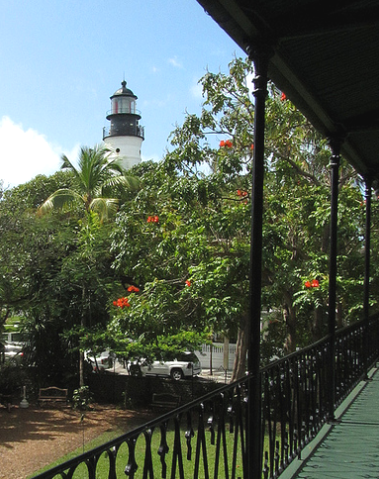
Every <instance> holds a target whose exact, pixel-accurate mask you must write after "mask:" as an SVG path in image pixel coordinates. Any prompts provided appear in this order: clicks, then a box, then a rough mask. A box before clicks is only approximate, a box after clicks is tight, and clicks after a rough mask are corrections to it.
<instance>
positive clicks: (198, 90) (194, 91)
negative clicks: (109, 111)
mask: <svg viewBox="0 0 379 479" xmlns="http://www.w3.org/2000/svg"><path fill="white" fill-rule="evenodd" d="M190 92H191V95H192V96H193V97H194V98H200V99H202V98H203V85H201V84H200V83H199V82H198V80H195V82H194V83H193V85H192V86H191V88H190Z"/></svg>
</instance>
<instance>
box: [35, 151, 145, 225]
mask: <svg viewBox="0 0 379 479" xmlns="http://www.w3.org/2000/svg"><path fill="white" fill-rule="evenodd" d="M110 153H111V152H110V150H109V149H108V148H106V147H103V146H95V147H94V148H87V147H83V148H81V150H80V155H79V160H78V167H75V165H74V164H73V163H72V162H71V161H70V160H69V159H68V158H67V156H65V155H63V157H62V160H63V164H62V169H67V170H69V171H70V172H71V173H72V174H73V186H72V188H60V189H58V190H57V191H55V192H54V193H53V194H52V195H50V196H49V198H48V199H47V200H46V201H45V202H44V203H43V204H42V205H41V207H40V210H41V212H46V211H48V210H51V209H52V208H63V207H65V206H67V207H69V206H70V207H71V209H72V208H73V206H74V205H83V206H84V209H85V212H86V213H89V212H90V211H94V212H97V213H98V214H99V216H100V218H101V219H102V220H104V219H107V218H108V217H109V215H111V214H114V213H115V212H116V211H117V207H118V201H119V200H118V199H117V198H115V197H111V196H110V195H111V194H112V193H113V192H114V191H115V190H116V189H119V188H120V189H125V188H131V186H132V185H133V186H135V185H136V181H135V180H133V179H132V178H131V177H130V176H127V175H126V172H125V170H124V169H123V168H122V167H121V166H120V163H119V160H118V159H116V158H114V159H110V157H109V155H110Z"/></svg>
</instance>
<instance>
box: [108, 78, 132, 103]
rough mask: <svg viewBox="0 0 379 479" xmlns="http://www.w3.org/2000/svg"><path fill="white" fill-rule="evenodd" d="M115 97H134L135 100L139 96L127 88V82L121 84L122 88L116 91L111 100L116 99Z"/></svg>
mask: <svg viewBox="0 0 379 479" xmlns="http://www.w3.org/2000/svg"><path fill="white" fill-rule="evenodd" d="M115 96H132V97H133V98H135V99H137V96H136V95H135V94H134V93H133V92H132V90H129V88H126V81H125V80H123V81H122V82H121V88H119V89H118V90H116V91H115V92H114V93H113V95H112V96H111V98H114V97H115Z"/></svg>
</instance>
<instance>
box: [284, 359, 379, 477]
mask: <svg viewBox="0 0 379 479" xmlns="http://www.w3.org/2000/svg"><path fill="white" fill-rule="evenodd" d="M369 377H370V380H369V381H361V382H360V383H359V384H358V385H357V387H356V388H355V389H354V391H353V392H352V393H351V394H350V395H349V396H348V397H347V398H346V400H345V401H344V402H343V403H342V404H341V406H340V407H339V408H338V409H337V410H336V421H335V422H333V423H331V424H325V425H324V426H323V428H322V429H321V431H320V432H319V434H318V435H317V436H316V438H315V439H314V440H313V441H312V442H311V443H310V444H309V445H308V446H307V447H306V449H305V450H304V451H302V454H301V456H302V459H300V460H299V459H296V460H295V461H294V462H293V463H292V464H291V465H290V466H289V467H288V468H287V469H286V470H285V471H284V473H283V474H282V475H281V476H280V479H287V478H292V479H293V478H298V479H325V478H331V479H350V478H351V479H357V478H367V479H371V478H376V479H377V478H378V476H379V454H378V450H379V449H378V448H379V408H378V407H377V405H378V398H379V374H378V369H376V368H374V369H372V370H371V371H370V374H369ZM291 469H292V470H291Z"/></svg>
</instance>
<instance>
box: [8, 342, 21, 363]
mask: <svg viewBox="0 0 379 479" xmlns="http://www.w3.org/2000/svg"><path fill="white" fill-rule="evenodd" d="M3 352H4V359H5V360H12V361H16V362H17V363H20V362H21V361H22V357H23V355H24V353H23V351H22V346H21V345H19V344H9V343H5V344H4V349H3Z"/></svg>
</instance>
